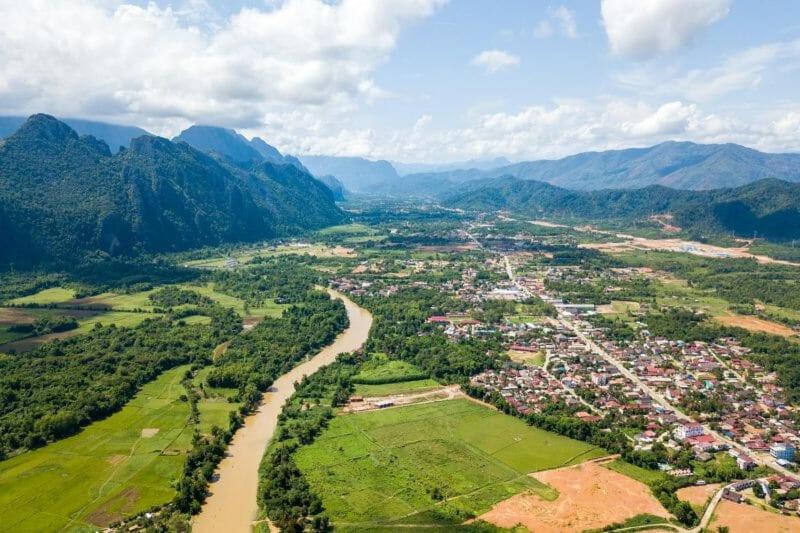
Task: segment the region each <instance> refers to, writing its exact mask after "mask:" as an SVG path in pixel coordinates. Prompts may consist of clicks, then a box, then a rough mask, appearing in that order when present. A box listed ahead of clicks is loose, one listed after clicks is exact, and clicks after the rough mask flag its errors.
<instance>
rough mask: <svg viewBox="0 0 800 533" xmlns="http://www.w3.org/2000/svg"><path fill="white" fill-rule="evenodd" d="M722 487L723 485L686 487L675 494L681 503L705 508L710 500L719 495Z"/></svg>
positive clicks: (712, 484)
mask: <svg viewBox="0 0 800 533" xmlns="http://www.w3.org/2000/svg"><path fill="white" fill-rule="evenodd" d="M720 487H721V485H720V484H719V483H711V484H709V485H698V486H694V487H684V488H682V489H679V490H678V491H677V492H676V493H675V494H676V496H678V499H679V500H681V501H684V502H689V503H690V504H692V505H697V506H703V505H705V504H706V502H707V501H708V499H709V498H711V497H712V496H714V494H716V493H717V491H718V490H719V488H720Z"/></svg>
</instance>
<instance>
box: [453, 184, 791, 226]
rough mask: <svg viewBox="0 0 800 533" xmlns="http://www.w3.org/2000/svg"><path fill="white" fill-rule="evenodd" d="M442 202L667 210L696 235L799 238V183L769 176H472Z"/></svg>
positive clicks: (624, 213)
mask: <svg viewBox="0 0 800 533" xmlns="http://www.w3.org/2000/svg"><path fill="white" fill-rule="evenodd" d="M444 203H445V204H447V205H449V206H452V207H459V208H464V209H470V210H478V211H492V210H500V209H507V210H510V211H513V212H518V213H524V214H527V215H530V216H535V217H538V216H545V217H546V216H551V217H558V218H566V219H579V220H604V219H605V220H607V219H629V220H644V219H647V218H649V217H650V216H652V215H659V214H669V215H672V217H673V224H674V225H677V226H680V227H682V228H683V229H684V230H686V231H687V232H690V233H693V234H695V235H697V236H703V235H710V234H719V233H727V234H731V233H735V234H736V235H738V236H748V237H751V236H752V235H753V234H754V233H756V232H757V233H758V235H759V236H761V237H764V238H767V239H771V240H778V241H780V240H789V239H797V238H800V184H796V183H789V182H786V181H780V180H775V179H767V180H761V181H758V182H756V183H752V184H749V185H744V186H741V187H737V188H731V189H715V190H711V191H686V190H676V189H671V188H668V187H662V186H660V185H652V186H650V187H645V188H642V189H633V190H611V189H607V190H601V191H571V190H568V189H564V188H561V187H556V186H554V185H550V184H547V183H542V182H539V181H532V180H521V179H517V178H511V177H509V178H498V179H495V180H484V181H478V182H474V183H473V184H472V186H471V187H469V188H467V190H465V191H463V192H459V193H456V194H453V195H450V196H448V197H446V198H445V201H444Z"/></svg>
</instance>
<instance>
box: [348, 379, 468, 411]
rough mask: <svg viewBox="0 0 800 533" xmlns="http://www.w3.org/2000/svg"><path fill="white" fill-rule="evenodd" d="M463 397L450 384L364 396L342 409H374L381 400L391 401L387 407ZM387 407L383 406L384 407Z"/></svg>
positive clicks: (457, 389) (458, 390)
mask: <svg viewBox="0 0 800 533" xmlns="http://www.w3.org/2000/svg"><path fill="white" fill-rule="evenodd" d="M465 397H466V394H464V393H463V392H461V387H460V386H458V385H450V386H449V387H442V388H440V389H434V390H428V391H423V392H418V393H413V394H392V395H389V396H381V397H373V398H364V399H363V401H360V402H351V403H349V404H347V406H345V407H344V408H343V409H342V411H343V412H346V413H360V412H363V411H373V410H375V409H381V407H378V405H379V404H380V403H381V402H391V406H389V407H400V406H403V405H409V404H412V403H425V402H438V401H443V400H453V399H455V398H465ZM389 407H384V409H387V408H389Z"/></svg>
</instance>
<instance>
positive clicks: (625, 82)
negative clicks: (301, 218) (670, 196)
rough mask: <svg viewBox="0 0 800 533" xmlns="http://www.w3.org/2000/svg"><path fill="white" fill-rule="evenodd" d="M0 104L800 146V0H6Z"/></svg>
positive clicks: (374, 135) (212, 120) (321, 127)
mask: <svg viewBox="0 0 800 533" xmlns="http://www.w3.org/2000/svg"><path fill="white" fill-rule="evenodd" d="M0 21H2V22H1V23H0V114H2V115H26V114H32V113H37V112H45V113H50V114H53V115H56V116H60V117H78V118H87V119H95V120H103V121H107V122H113V123H120V124H131V125H137V126H141V127H143V128H145V129H147V130H148V131H151V132H153V133H155V134H159V135H163V136H167V137H171V136H173V135H176V134H177V133H179V132H180V131H181V130H182V129H184V128H186V127H187V126H189V125H191V124H193V123H202V124H213V125H219V126H225V127H230V128H235V129H236V130H237V131H240V132H242V133H243V134H245V135H246V136H248V137H251V136H254V135H258V136H260V137H262V138H263V139H265V140H266V141H267V142H269V143H270V144H273V145H275V146H277V147H278V148H279V149H281V150H282V151H284V152H286V153H291V154H296V155H304V154H329V155H347V156H363V157H368V158H372V159H390V160H394V161H404V162H429V163H433V162H452V161H459V160H466V159H488V158H494V157H507V158H509V159H511V160H530V159H542V158H558V157H563V156H565V155H569V154H574V153H578V152H582V151H587V150H605V149H612V148H627V147H634V146H647V145H652V144H656V143H658V142H662V141H665V140H690V141H695V142H703V143H717V142H736V143H739V144H743V145H746V146H750V147H753V148H756V149H759V150H763V151H768V152H800V91H798V90H797V87H798V86H800V83H798V82H800V2H797V1H796V0H771V1H769V2H764V1H763V0H598V1H595V0H576V1H571V2H570V1H563V2H558V1H555V2H549V1H539V0H449V1H448V0H338V1H333V0H327V1H323V0H234V1H221V0H220V1H214V0H174V1H171V0H158V1H151V2H147V1H136V0H127V1H126V2H119V1H116V0H59V1H57V2H54V1H52V0H26V1H24V2H20V1H18V0H0Z"/></svg>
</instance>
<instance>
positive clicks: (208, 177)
mask: <svg viewBox="0 0 800 533" xmlns="http://www.w3.org/2000/svg"><path fill="white" fill-rule="evenodd" d="M345 218H346V217H345V215H344V213H343V212H342V211H341V210H339V209H338V208H337V207H336V205H335V203H334V198H333V194H332V193H331V191H330V190H329V189H328V188H327V187H326V186H324V185H323V184H322V183H321V182H319V181H317V180H316V179H314V177H313V176H311V175H310V174H308V173H306V172H304V171H302V170H300V169H298V168H296V167H293V166H290V165H275V164H272V163H268V162H259V163H253V164H251V165H248V166H247V167H246V168H245V167H243V166H237V165H234V164H231V163H228V162H226V161H224V160H222V159H217V158H214V157H211V156H209V155H207V154H204V153H202V152H200V151H198V150H196V149H194V148H192V147H190V146H189V145H187V144H185V143H173V142H171V141H169V140H167V139H163V138H160V137H153V136H142V137H138V138H136V139H134V140H133V141H131V144H130V148H129V149H127V150H123V151H121V152H119V153H118V154H116V155H112V154H111V152H110V150H109V148H108V146H107V145H106V144H105V143H104V142H102V141H99V140H97V139H95V138H94V137H90V136H84V137H79V136H78V134H77V133H76V132H75V131H74V130H73V129H72V128H70V127H69V126H67V125H66V124H64V123H63V122H60V121H58V120H56V119H55V118H53V117H50V116H48V115H34V116H32V117H31V118H30V119H28V121H27V122H25V123H24V124H23V125H22V126H21V127H20V128H19V130H17V131H16V132H15V133H14V134H12V135H11V136H9V137H7V138H5V139H4V140H2V141H0V227H2V228H3V230H2V231H1V232H0V266H7V265H8V264H9V263H13V264H14V265H18V266H19V265H27V264H33V263H38V262H47V261H62V262H67V261H71V260H74V259H75V258H78V257H80V256H82V255H84V254H85V253H87V252H92V251H98V250H99V251H102V252H106V253H109V254H112V255H131V254H136V253H139V252H164V251H173V250H182V249H187V248H191V247H196V246H203V245H216V244H221V243H225V242H234V241H251V240H257V239H265V238H271V237H276V236H285V235H291V234H293V233H296V232H300V231H304V230H308V229H312V228H319V227H323V226H326V225H331V224H336V223H339V222H342V221H343V220H345Z"/></svg>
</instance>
